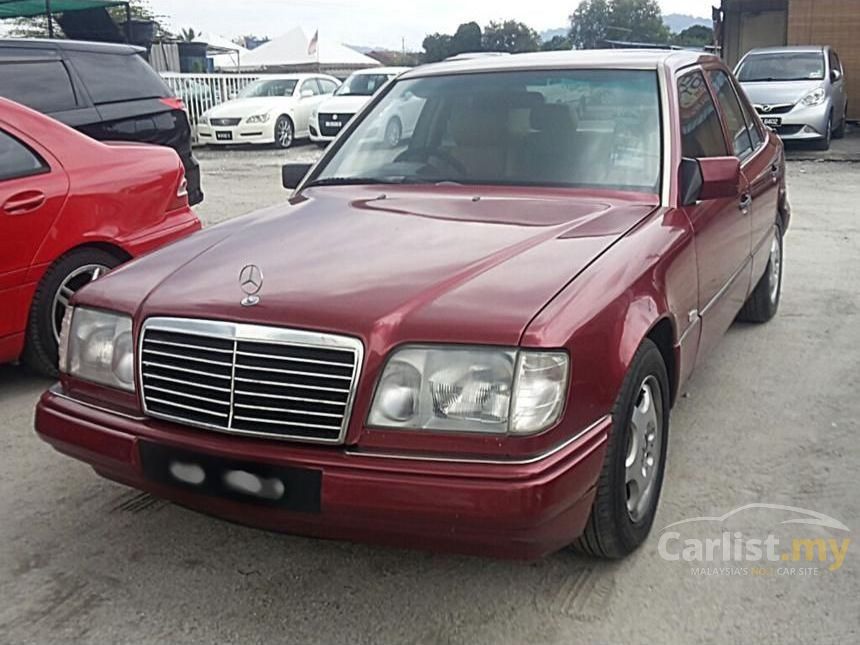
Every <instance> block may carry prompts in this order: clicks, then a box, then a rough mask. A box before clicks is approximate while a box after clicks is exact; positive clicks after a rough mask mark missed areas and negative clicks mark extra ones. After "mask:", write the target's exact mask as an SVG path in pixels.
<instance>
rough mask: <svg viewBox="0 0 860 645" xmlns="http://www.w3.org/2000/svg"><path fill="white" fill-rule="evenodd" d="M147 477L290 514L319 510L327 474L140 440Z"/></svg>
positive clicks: (209, 494)
mask: <svg viewBox="0 0 860 645" xmlns="http://www.w3.org/2000/svg"><path fill="white" fill-rule="evenodd" d="M140 460H141V464H142V466H143V473H144V475H145V476H146V478H147V479H149V480H150V481H153V482H157V483H159V484H167V485H169V486H173V487H179V488H183V489H186V490H192V491H194V492H197V493H199V494H201V495H207V496H210V497H219V498H222V499H229V500H233V501H238V502H244V503H249V504H258V505H263V506H277V507H280V508H283V509H285V510H289V511H297V512H304V513H319V512H320V497H321V494H322V471H320V470H314V469H311V468H292V467H290V468H287V467H282V466H273V465H271V464H262V463H257V462H247V461H241V460H236V459H226V458H222V457H216V456H214V455H207V454H203V453H196V452H191V451H187V450H178V449H176V448H172V447H169V446H163V445H161V444H156V443H150V442H148V441H141V442H140Z"/></svg>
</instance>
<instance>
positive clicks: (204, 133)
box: [197, 74, 340, 148]
mask: <svg viewBox="0 0 860 645" xmlns="http://www.w3.org/2000/svg"><path fill="white" fill-rule="evenodd" d="M338 85H340V83H339V81H338V80H337V79H336V78H334V77H333V76H325V75H322V74H284V75H268V76H266V77H264V78H261V79H260V80H258V81H254V82H253V83H251V84H250V85H248V86H247V87H245V88H244V89H243V90H242V91H241V92H239V94H238V96H237V97H236V98H235V99H233V100H230V101H227V102H226V103H222V104H221V105H217V106H215V107H214V108H212V109H211V110H208V111H206V112H204V113H203V115H202V117H201V118H200V123H199V124H198V126H197V136H198V137H200V141H201V142H203V143H206V144H209V145H230V144H237V143H265V144H269V145H271V144H274V145H276V146H277V147H279V148H289V147H290V146H291V145H293V142H294V141H295V140H296V139H302V138H306V137H307V136H308V134H309V132H308V121H309V120H310V117H311V114H312V113H313V111H314V110H315V109H316V108H317V106H318V105H319V104H320V102H322V101H323V100H325V97H326V96H328V95H329V94H331V93H332V92H334V91H335V90H336V89H337V87H338Z"/></svg>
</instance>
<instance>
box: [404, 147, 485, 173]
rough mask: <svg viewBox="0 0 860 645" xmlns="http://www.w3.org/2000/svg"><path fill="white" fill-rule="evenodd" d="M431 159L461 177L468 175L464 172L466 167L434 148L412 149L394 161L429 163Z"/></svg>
mask: <svg viewBox="0 0 860 645" xmlns="http://www.w3.org/2000/svg"><path fill="white" fill-rule="evenodd" d="M433 157H436V159H439V160H440V161H442V162H444V163H445V164H446V165H448V166H449V167H450V168H453V169H454V170H456V171H457V172H458V173H460V174H461V175H468V174H469V171H468V170H466V166H464V165H463V163H462V162H461V161H460V160H459V159H457V158H456V157H455V156H454V155H452V154H450V153H448V152H445V151H444V150H439V149H436V148H413V149H411V150H404V151H403V152H402V153H400V154H399V155H398V156H397V158H396V159H395V161H426V162H428V163H429V161H430V159H431V158H433Z"/></svg>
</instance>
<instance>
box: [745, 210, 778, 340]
mask: <svg viewBox="0 0 860 645" xmlns="http://www.w3.org/2000/svg"><path fill="white" fill-rule="evenodd" d="M773 231H774V234H773V240H771V250H770V258H769V259H768V262H767V268H766V269H765V272H764V275H763V276H762V277H761V279H760V280H759V281H758V284H757V285H756V286H755V289H753V292H752V293H751V294H750V297H749V298H748V299H747V301H746V302H745V303H744V306H743V309H741V312H740V313H739V314H738V320H740V321H742V322H751V323H759V324H761V323H766V322H768V321H769V320H771V319H772V318H773V317H774V316H775V315H776V312H777V311H778V310H779V301H780V299H781V298H782V274H783V268H784V262H783V249H784V245H783V234H782V228H781V227H780V225H779V222H777V223H776V224H774V227H773Z"/></svg>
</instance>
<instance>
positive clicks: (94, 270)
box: [51, 264, 110, 343]
mask: <svg viewBox="0 0 860 645" xmlns="http://www.w3.org/2000/svg"><path fill="white" fill-rule="evenodd" d="M109 271H110V267H107V266H105V265H104V264H85V265H84V266H81V267H78V268H77V269H75V270H74V271H72V272H71V273H70V274H69V275H67V276H66V277H65V279H64V280H63V281H62V282H61V283H60V287H59V289H57V292H56V293H55V294H54V301H53V303H52V304H51V323H52V329H53V332H54V340H56V341H57V343H59V342H60V331H61V330H62V327H63V317H64V316H65V315H66V309H68V307H69V301H70V300H71V299H72V296H73V295H75V292H76V291H77V290H78V289H80V288H81V287H83V286H85V285H87V284H89V283H90V282H92V281H93V280H97V279H98V278H99V277H101V276H103V275H104V274H106V273H108V272H109Z"/></svg>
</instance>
